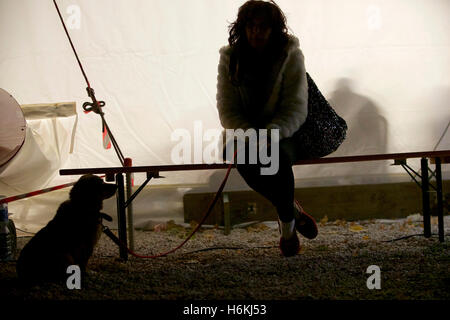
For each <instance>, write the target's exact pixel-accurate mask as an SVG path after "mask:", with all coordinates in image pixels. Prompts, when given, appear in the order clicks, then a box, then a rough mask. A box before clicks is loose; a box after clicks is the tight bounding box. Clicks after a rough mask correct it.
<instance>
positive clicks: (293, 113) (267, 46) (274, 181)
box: [217, 0, 318, 257]
mask: <svg viewBox="0 0 450 320" xmlns="http://www.w3.org/2000/svg"><path fill="white" fill-rule="evenodd" d="M228 42H229V45H227V46H225V47H223V48H221V49H220V62H219V67H218V78H217V79H218V83H217V108H218V111H219V116H220V121H221V123H222V126H223V127H224V128H225V129H243V130H244V131H245V130H248V129H250V128H253V129H256V132H258V129H268V132H270V131H271V130H278V133H279V166H278V171H277V172H276V173H275V174H272V175H264V174H261V170H260V169H261V167H263V165H262V164H261V162H260V161H259V160H258V162H257V163H256V164H250V163H249V161H247V159H246V161H245V163H239V162H238V163H237V165H236V167H237V170H238V171H239V173H240V174H241V176H242V177H243V178H244V180H245V181H246V182H247V184H248V185H249V186H250V187H251V188H252V189H254V190H255V191H256V192H258V193H260V194H261V195H263V196H264V197H265V198H267V199H268V200H269V201H270V202H271V203H272V204H273V205H274V206H275V207H276V209H277V213H278V217H279V226H280V228H279V229H280V233H281V237H280V250H281V253H282V254H283V255H284V256H287V257H288V256H293V255H296V254H297V253H298V252H299V250H300V242H299V239H298V236H297V233H296V231H295V230H297V231H298V232H299V233H300V234H302V235H303V236H305V237H306V238H308V239H313V238H315V237H316V236H317V233H318V231H317V225H316V222H315V220H314V218H312V217H311V216H310V215H308V214H307V213H305V212H304V211H303V209H302V207H301V206H300V204H299V203H298V201H295V199H294V187H295V186H294V174H293V171H292V165H293V164H294V163H295V162H296V161H298V160H300V159H305V158H308V157H314V150H304V148H302V145H303V144H302V142H301V141H298V139H296V136H295V133H296V132H297V131H298V130H299V128H300V127H301V126H302V125H303V123H304V122H305V120H306V117H307V115H308V84H307V76H306V70H305V65H304V58H303V54H302V51H301V50H300V48H299V41H298V39H297V38H296V37H294V36H292V35H288V33H287V27H286V18H285V16H284V14H283V12H282V11H281V10H280V8H279V7H278V6H277V5H276V4H275V3H274V2H273V1H271V2H266V1H259V0H250V1H247V2H246V3H245V4H244V5H242V6H241V7H240V8H239V12H238V17H237V20H236V21H235V22H233V23H232V24H231V25H230V26H229V38H228ZM256 141H258V147H259V148H263V147H268V146H270V144H271V141H270V134H269V135H268V138H267V139H262V138H261V136H258V137H257V140H256ZM228 142H229V141H225V143H224V146H227V145H228ZM233 143H234V142H233ZM225 149H226V148H224V158H226V156H225V153H226V152H225V151H226V150H225ZM268 149H269V148H268ZM258 150H259V149H258ZM245 151H251V150H250V148H249V143H248V141H247V142H246V143H245ZM238 152H239V150H238ZM245 154H246V155H248V152H245ZM246 158H247V157H246ZM228 160H232V159H228Z"/></svg>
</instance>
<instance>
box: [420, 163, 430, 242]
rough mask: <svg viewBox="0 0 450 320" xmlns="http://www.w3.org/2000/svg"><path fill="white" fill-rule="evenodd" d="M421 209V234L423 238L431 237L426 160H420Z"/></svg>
mask: <svg viewBox="0 0 450 320" xmlns="http://www.w3.org/2000/svg"><path fill="white" fill-rule="evenodd" d="M421 171H422V208H423V234H424V236H425V238H429V237H431V217H430V194H429V180H428V159H427V158H422V161H421Z"/></svg>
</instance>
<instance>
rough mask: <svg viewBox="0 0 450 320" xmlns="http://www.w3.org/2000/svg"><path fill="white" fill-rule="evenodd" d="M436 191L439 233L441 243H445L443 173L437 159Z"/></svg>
mask: <svg viewBox="0 0 450 320" xmlns="http://www.w3.org/2000/svg"><path fill="white" fill-rule="evenodd" d="M435 160H436V189H437V206H438V233H439V242H444V206H443V203H442V202H443V199H442V172H441V158H436V159H435Z"/></svg>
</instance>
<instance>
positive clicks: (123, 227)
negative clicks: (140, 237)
mask: <svg viewBox="0 0 450 320" xmlns="http://www.w3.org/2000/svg"><path fill="white" fill-rule="evenodd" d="M116 183H117V224H118V228H119V240H120V242H122V243H124V244H126V245H127V244H128V242H127V217H126V213H125V186H124V181H123V174H121V173H118V174H117V175H116ZM119 250H120V258H121V259H122V260H125V261H126V260H128V251H127V249H126V248H123V247H122V246H120V247H119Z"/></svg>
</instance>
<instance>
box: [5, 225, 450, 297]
mask: <svg viewBox="0 0 450 320" xmlns="http://www.w3.org/2000/svg"><path fill="white" fill-rule="evenodd" d="M449 218H450V217H449V216H446V217H445V222H446V225H447V226H449V225H450V219H449ZM432 227H433V232H437V231H436V230H437V226H436V219H434V218H433V225H432ZM190 231H191V229H190V228H185V227H182V226H177V225H175V224H173V223H172V224H169V225H167V228H163V230H162V231H158V232H156V231H137V232H136V235H135V237H136V240H135V251H136V252H137V253H139V254H146V255H152V254H157V253H160V252H164V251H167V250H170V249H172V248H174V247H176V246H177V245H178V244H179V243H181V242H182V241H183V239H185V238H186V236H187V235H188V234H189V233H190ZM445 231H446V237H445V240H446V241H445V242H444V243H440V242H439V241H438V239H437V236H436V235H433V236H432V237H431V238H428V239H427V238H424V237H423V236H411V237H407V238H405V239H400V240H397V241H390V240H394V239H398V238H401V237H405V236H408V235H415V234H420V233H422V232H423V229H422V223H421V217H417V216H411V217H408V218H405V219H399V220H371V221H359V222H346V221H333V222H328V221H326V219H324V220H322V221H321V223H320V226H319V236H318V237H317V238H316V239H314V240H306V239H304V238H300V241H301V244H302V249H301V252H300V253H299V254H298V255H296V256H294V257H290V258H285V257H282V256H281V255H280V251H279V248H278V241H279V235H278V230H277V228H276V224H275V223H259V224H255V225H251V226H248V227H246V228H239V229H233V230H232V232H231V234H230V235H224V233H223V230H221V229H218V228H213V229H201V231H200V232H199V233H197V234H196V235H194V237H193V238H192V239H191V240H190V241H188V242H187V243H186V245H185V246H184V247H182V248H181V249H179V250H178V251H176V252H175V253H173V254H170V255H168V256H166V257H162V258H158V259H138V258H135V257H132V256H130V258H129V259H128V261H122V260H120V259H118V252H119V251H118V247H117V246H116V245H115V244H114V243H113V242H112V241H111V240H110V239H109V238H107V237H106V236H105V235H103V236H102V238H101V240H100V243H99V244H98V246H97V247H96V249H95V252H94V255H93V256H92V258H91V260H90V262H89V272H88V275H87V278H86V279H83V280H84V281H83V287H82V288H81V289H80V290H69V289H68V288H67V287H66V285H65V284H45V285H40V286H34V287H30V288H26V287H23V286H21V285H20V283H19V281H18V278H17V275H16V272H15V262H14V261H12V262H0V266H1V273H0V298H1V299H13V300H14V299H17V300H21V301H24V300H25V301H44V300H45V301H49V300H65V301H74V300H75V301H76V300H96V301H97V300H153V301H155V300H185V301H186V300H217V301H219V300H220V301H225V300H249V301H250V300H271V301H274V300H280V301H281V300H290V301H293V300H324V299H326V300H361V299H364V300H366V299H370V300H448V299H449V298H450V243H449V240H450V239H449V237H448V233H449V231H450V229H449V227H447V228H446V230H445ZM29 239H30V238H29V237H21V238H18V250H20V249H21V248H22V247H23V246H24V245H25V243H26V242H27V241H29ZM373 265H375V266H378V267H379V270H380V277H379V278H380V289H377V288H375V289H369V288H368V285H367V283H368V279H369V277H371V276H372V275H374V273H373V271H372V272H370V273H368V268H369V266H373ZM371 279H373V278H371ZM369 282H370V283H374V282H371V281H369Z"/></svg>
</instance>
